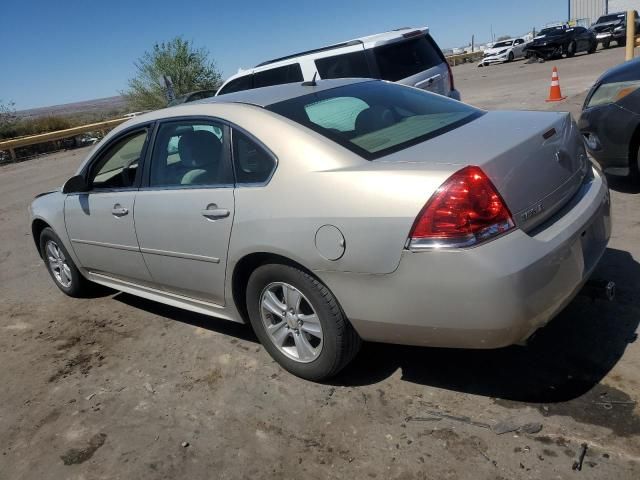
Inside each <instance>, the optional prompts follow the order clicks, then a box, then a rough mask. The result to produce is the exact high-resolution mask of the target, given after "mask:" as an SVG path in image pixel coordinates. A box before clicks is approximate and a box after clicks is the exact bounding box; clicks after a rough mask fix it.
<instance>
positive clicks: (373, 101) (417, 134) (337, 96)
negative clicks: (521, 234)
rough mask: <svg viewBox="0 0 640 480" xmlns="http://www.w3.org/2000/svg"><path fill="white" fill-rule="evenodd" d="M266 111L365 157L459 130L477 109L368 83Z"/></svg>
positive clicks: (413, 90)
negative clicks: (300, 125) (298, 124)
mask: <svg viewBox="0 0 640 480" xmlns="http://www.w3.org/2000/svg"><path fill="white" fill-rule="evenodd" d="M266 108H267V109H268V110H270V111H272V112H275V113H277V114H279V115H282V116H284V117H286V118H288V119H290V120H293V121H295V122H297V123H300V124H302V125H304V126H306V127H308V128H310V129H312V130H314V131H316V132H318V133H320V134H322V135H324V136H325V137H327V138H329V139H331V140H333V141H334V142H336V143H338V144H340V145H342V146H344V147H346V148H348V149H349V150H351V151H353V152H355V153H357V154H358V155H360V156H362V157H363V158H366V159H368V160H374V159H376V158H380V157H382V156H384V155H387V154H390V153H393V152H397V151H399V150H403V149H405V148H408V147H410V146H412V145H416V144H418V143H421V142H424V141H426V140H429V139H431V138H434V137H437V136H439V135H442V134H444V133H446V132H449V131H451V130H453V129H455V128H458V127H460V126H462V125H464V124H466V123H468V122H471V121H472V120H474V119H476V118H478V117H479V116H481V115H483V112H482V111H481V110H478V109H476V108H473V107H470V106H469V105H466V104H464V103H460V102H456V101H454V100H451V99H449V98H446V97H443V96H440V95H436V94H432V93H428V92H425V91H423V90H419V89H416V88H410V87H405V86H401V85H397V84H393V83H387V82H380V81H371V82H362V83H356V84H351V85H346V86H341V87H336V88H332V89H329V90H323V91H319V92H316V93H311V94H308V95H303V96H301V97H297V98H293V99H290V100H285V101H283V102H279V103H274V104H272V105H269V106H267V107H266Z"/></svg>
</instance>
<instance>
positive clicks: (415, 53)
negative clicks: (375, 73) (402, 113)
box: [373, 35, 443, 82]
mask: <svg viewBox="0 0 640 480" xmlns="http://www.w3.org/2000/svg"><path fill="white" fill-rule="evenodd" d="M373 53H374V57H375V59H376V62H377V64H378V69H379V70H380V78H381V79H383V80H389V81H390V82H397V81H398V80H402V79H403V78H407V77H411V76H413V75H416V74H418V73H420V72H423V71H425V70H428V69H430V68H433V67H436V66H438V65H440V64H441V63H443V59H442V57H441V56H440V54H439V52H438V51H437V50H436V47H434V45H433V44H432V42H431V41H430V38H429V37H428V36H427V35H421V36H419V37H416V38H411V39H408V40H403V41H400V42H395V43H391V44H388V45H382V46H379V47H375V48H374V49H373Z"/></svg>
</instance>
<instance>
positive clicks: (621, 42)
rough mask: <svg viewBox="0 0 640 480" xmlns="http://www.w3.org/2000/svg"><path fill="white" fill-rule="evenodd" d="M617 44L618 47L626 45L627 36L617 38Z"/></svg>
mask: <svg viewBox="0 0 640 480" xmlns="http://www.w3.org/2000/svg"><path fill="white" fill-rule="evenodd" d="M618 46H619V47H626V46H627V38H626V37H622V38H621V39H619V40H618Z"/></svg>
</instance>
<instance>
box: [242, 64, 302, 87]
mask: <svg viewBox="0 0 640 480" xmlns="http://www.w3.org/2000/svg"><path fill="white" fill-rule="evenodd" d="M302 81H303V78H302V69H301V68H300V64H299V63H292V64H290V65H285V66H284V67H276V68H270V69H268V70H263V71H261V72H256V73H254V74H253V88H260V87H270V86H272V85H282V84H284V83H293V82H302Z"/></svg>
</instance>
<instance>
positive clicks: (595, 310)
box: [331, 249, 640, 403]
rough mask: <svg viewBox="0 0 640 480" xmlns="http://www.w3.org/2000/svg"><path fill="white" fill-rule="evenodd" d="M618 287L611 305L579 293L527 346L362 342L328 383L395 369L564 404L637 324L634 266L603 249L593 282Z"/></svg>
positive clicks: (414, 377)
mask: <svg viewBox="0 0 640 480" xmlns="http://www.w3.org/2000/svg"><path fill="white" fill-rule="evenodd" d="M595 276H597V277H598V278H606V279H608V280H609V279H610V280H613V281H615V282H616V283H617V285H618V297H617V299H616V301H614V302H607V301H605V300H600V299H593V298H590V297H586V296H583V295H580V296H578V297H576V299H575V300H574V301H573V302H572V303H571V304H570V305H569V306H568V307H567V308H566V309H565V310H564V311H563V312H562V313H561V314H560V315H559V316H558V317H556V318H555V319H554V320H553V321H552V322H550V323H549V324H548V325H547V326H546V327H545V328H543V329H541V330H540V331H539V332H538V333H537V334H536V335H535V336H534V337H533V338H532V339H531V340H530V342H529V343H528V345H527V346H526V347H521V346H513V347H508V348H503V349H498V350H458V349H438V348H418V347H404V346H396V345H383V344H365V345H364V346H363V349H362V351H361V352H360V354H359V355H358V357H357V358H356V359H355V361H354V362H353V363H352V364H351V365H350V366H348V367H347V368H346V369H345V370H344V371H343V372H342V373H341V374H340V375H339V376H338V377H336V378H335V379H333V381H332V382H331V383H332V384H334V385H343V386H357V385H370V384H374V383H377V382H381V381H382V380H384V379H386V378H388V377H389V376H390V375H392V374H393V373H394V372H396V371H397V370H398V369H401V371H402V379H403V380H404V381H407V382H413V383H416V384H421V385H426V386H431V387H438V388H443V389H448V390H454V391H459V392H464V393H471V394H475V395H482V396H487V397H492V398H497V399H503V400H512V401H518V402H533V403H553V402H565V401H568V400H572V399H575V398H577V397H580V396H581V395H583V394H585V393H586V392H588V391H589V390H591V389H592V388H593V387H594V386H596V385H597V384H599V382H600V381H601V380H602V378H603V377H604V376H605V375H606V374H607V373H608V372H609V371H611V369H612V368H613V367H614V366H615V365H616V363H617V362H618V361H619V360H620V358H621V357H622V355H623V353H624V351H625V349H626V347H627V345H628V344H629V343H632V342H634V341H635V339H636V334H635V332H636V329H637V327H638V323H639V321H640V318H639V317H640V298H638V296H637V295H635V296H634V292H638V291H640V264H638V263H637V262H635V261H634V260H633V258H632V257H631V255H630V254H629V253H628V252H624V251H620V250H614V249H607V251H606V253H605V255H604V257H603V259H602V262H601V264H600V266H599V268H598V271H597V272H596V273H595V274H594V277H595Z"/></svg>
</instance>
